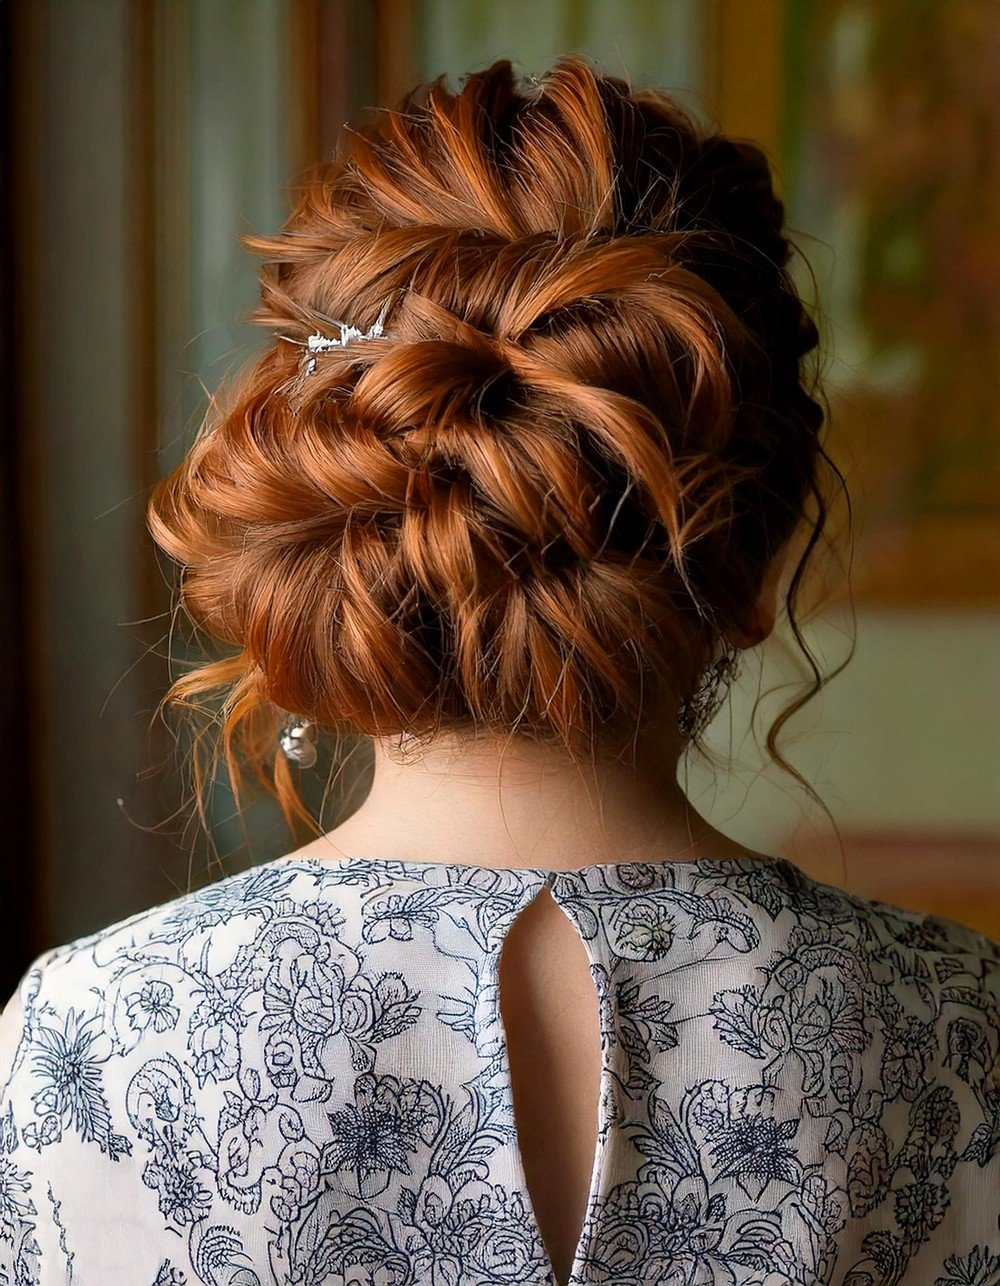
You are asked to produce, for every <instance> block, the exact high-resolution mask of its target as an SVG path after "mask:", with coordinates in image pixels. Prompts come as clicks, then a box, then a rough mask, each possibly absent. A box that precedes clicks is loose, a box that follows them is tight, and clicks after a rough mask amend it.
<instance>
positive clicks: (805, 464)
mask: <svg viewBox="0 0 1000 1286" xmlns="http://www.w3.org/2000/svg"><path fill="white" fill-rule="evenodd" d="M783 216H784V212H783V207H782V204H781V202H780V201H779V200H778V199H777V198H776V196H775V193H774V190H773V186H772V180H771V174H770V170H769V166H768V163H767V160H766V158H765V156H764V155H763V153H762V152H761V151H760V150H759V149H758V148H757V147H756V146H754V145H753V144H751V143H747V142H740V141H735V140H732V139H730V138H728V137H726V136H725V135H722V134H719V133H705V132H701V131H699V129H698V128H697V127H696V125H695V124H694V122H693V121H692V119H691V118H690V117H689V116H688V115H686V114H685V113H684V111H682V109H681V108H680V107H679V106H678V104H677V103H676V102H675V101H674V100H673V99H672V98H670V97H669V96H668V95H667V94H665V93H661V92H655V91H652V90H643V91H633V90H632V89H631V88H630V87H629V86H628V85H627V83H626V82H624V81H623V80H620V79H618V78H615V77H611V76H607V75H602V74H598V73H597V72H596V71H595V70H594V69H593V68H592V67H591V66H589V65H588V64H587V62H586V61H585V60H583V59H581V58H578V57H572V58H564V59H561V60H560V61H559V62H558V63H557V64H556V65H555V66H554V67H553V68H552V70H551V71H549V72H548V73H547V74H546V75H545V76H543V77H542V78H541V79H540V80H538V81H532V82H527V83H526V82H521V81H518V80H516V79H515V76H514V74H513V72H512V68H511V65H510V63H509V62H508V61H507V60H501V61H498V62H495V63H494V64H493V65H492V66H490V67H488V68H487V69H486V70H484V71H481V72H477V73H475V74H472V75H469V76H468V77H467V78H466V79H465V81H464V83H463V85H462V87H461V89H460V91H459V92H452V91H450V90H449V89H448V88H447V87H446V86H445V84H444V78H443V77H438V79H437V80H435V81H433V82H431V83H429V84H426V85H422V86H420V87H419V88H418V89H416V90H414V91H413V92H412V93H410V94H408V95H407V96H406V97H405V99H404V100H403V102H402V103H401V104H400V105H399V107H398V108H396V109H395V110H388V111H383V112H381V113H380V114H379V115H378V117H377V119H376V120H375V121H374V122H373V123H372V124H370V125H367V126H365V127H364V128H363V129H360V130H356V131H350V132H349V133H348V135H347V141H346V144H345V146H344V148H343V150H342V152H341V153H340V154H339V155H338V156H336V157H335V158H334V160H333V161H331V162H330V163H329V164H327V165H325V166H323V167H322V168H321V169H319V170H318V171H317V172H316V173H315V174H314V175H313V176H312V177H310V179H309V181H308V182H307V183H306V184H305V186H304V187H303V188H302V190H301V193H300V195H299V197H298V200H297V204H296V206H295V209H294V212H293V213H292V215H291V217H290V218H289V219H288V221H287V222H286V224H285V226H284V227H283V228H282V229H281V231H280V232H278V233H277V234H276V235H274V236H254V237H249V238H247V239H246V241H247V244H248V245H249V246H250V247H251V248H252V249H253V250H255V251H256V252H257V253H259V254H260V255H261V256H262V257H263V260H264V265H263V269H262V273H261V297H260V306H259V308H258V309H257V311H256V313H255V314H254V319H255V320H256V321H258V322H259V323H261V324H262V325H264V326H266V327H269V328H270V329H271V330H273V331H274V332H275V336H274V339H273V342H272V343H270V344H269V345H268V346H267V347H266V348H265V350H264V351H263V353H262V354H261V355H260V356H259V357H258V358H257V359H256V360H255V361H254V362H253V363H252V365H251V366H250V368H249V369H248V370H246V371H245V372H244V373H243V374H242V375H241V376H240V378H239V379H238V381H237V382H236V384H235V386H234V387H233V388H232V389H230V390H229V391H227V392H226V394H225V395H224V397H222V398H218V399H216V401H215V402H214V403H213V407H212V409H211V411H210V414H209V416H208V418H207V419H206V422H205V425H204V427H203V430H202V432H201V433H200V434H199V436H198V438H197V440H196V441H195V443H194V445H193V447H192V448H191V450H190V452H189V453H188V455H187V457H186V458H185V460H184V461H183V462H182V463H181V465H180V466H179V467H178V468H177V469H175V470H174V471H173V472H172V473H171V474H170V475H169V476H168V477H166V478H164V479H163V480H162V481H161V482H160V483H159V484H158V485H157V486H156V488H155V490H154V492H153V494H152V497H151V500H150V503H149V509H148V519H149V526H150V529H151V531H152V534H153V537H154V538H155V540H156V541H157V543H158V544H159V545H160V546H161V548H162V549H163V550H165V551H166V553H167V554H169V555H170V556H171V557H172V558H173V559H175V560H176V561H177V562H178V563H179V564H181V566H182V569H183V571H182V576H181V601H182V603H183V606H184V608H185V609H186V611H187V613H188V614H189V616H190V617H191V618H192V620H193V621H194V622H195V623H196V624H197V625H198V626H199V627H200V628H201V629H203V630H204V631H205V632H206V633H207V634H209V635H210V636H212V637H214V638H215V639H216V640H219V641H221V642H222V643H223V644H225V645H227V650H228V652H229V654H228V655H227V656H225V657H223V658H222V659H218V660H214V661H211V662H209V663H207V664H205V665H203V666H201V667H200V668H197V669H195V670H193V671H192V672H189V673H187V674H185V675H183V676H182V677H180V678H178V679H177V680H176V681H175V682H174V683H173V685H172V687H171V689H170V691H169V692H168V693H167V695H166V697H165V698H164V700H165V701H166V702H169V703H173V704H179V705H182V706H185V707H187V708H189V709H191V710H198V709H203V708H204V707H203V705H202V699H203V698H204V697H206V696H207V695H209V694H216V695H220V694H221V697H222V703H221V715H220V720H221V725H222V738H221V745H222V749H223V752H224V754H225V757H226V760H227V763H228V767H229V771H230V776H231V779H232V781H233V783H234V789H235V790H236V791H237V800H239V778H240V772H241V765H243V764H246V763H249V764H250V765H251V766H252V767H253V769H254V770H255V771H256V773H257V775H258V777H259V778H260V780H261V781H263V782H264V783H265V784H266V785H267V786H268V788H269V789H272V790H273V791H274V792H275V793H276V794H277V796H278V798H279V800H280V801H281V803H282V807H283V808H284V810H285V813H286V817H288V818H289V820H291V817H292V815H293V814H294V813H298V814H299V815H300V816H301V815H303V808H304V806H303V805H302V804H301V802H300V800H299V797H298V794H297V792H296V790H295V787H294V784H293V783H292V780H291V774H290V771H289V769H288V767H287V765H286V764H285V763H284V760H283V758H282V757H281V756H280V755H279V756H278V757H277V762H275V745H276V735H277V729H278V726H279V724H280V723H281V722H282V721H283V720H284V719H285V718H287V712H294V713H296V714H299V715H304V716H306V717H308V718H310V719H312V720H314V721H315V722H317V723H318V724H320V725H323V726H326V727H328V728H331V729H335V730H342V731H346V730H349V731H352V732H356V733H364V734H370V735H375V736H389V735H394V734H398V733H400V732H404V731H405V732H408V733H411V734H416V735H420V736H423V735H428V736H430V735H433V734H434V733H435V732H437V731H439V730H440V729H442V728H445V727H449V728H450V727H455V728H459V727H466V726H471V727H476V728H480V729H487V730H492V731H495V732H498V733H511V732H516V733H518V734H521V735H524V736H528V737H532V738H535V739H541V740H551V741H553V742H556V743H558V744H560V745H562V746H565V747H566V748H568V749H569V750H570V751H571V752H572V753H573V754H577V753H580V752H589V751H592V750H593V749H594V748H595V746H596V745H598V744H599V742H601V741H602V740H603V739H605V738H607V737H610V736H612V735H615V734H616V733H617V732H619V731H622V730H626V729H628V728H630V727H634V726H635V725H636V724H637V723H638V722H639V721H640V720H641V719H642V717H643V709H644V707H646V706H647V703H648V702H649V701H650V700H651V698H652V697H654V696H655V695H657V694H662V693H666V694H669V695H670V697H671V699H676V700H677V701H683V700H684V699H685V698H686V697H687V696H689V695H690V693H691V692H692V691H693V690H694V689H695V687H696V685H697V682H698V679H699V676H700V675H701V673H702V672H703V671H704V668H705V666H706V665H707V664H708V662H709V661H710V660H711V658H712V656H713V655H714V653H715V652H716V651H717V650H718V648H719V646H720V644H721V643H722V642H723V641H724V640H725V638H726V636H727V634H728V632H729V631H730V630H732V629H733V628H734V627H736V626H738V625H739V624H740V622H741V620H742V619H743V617H744V615H745V613H746V612H747V610H748V608H749V606H750V604H752V602H753V601H754V600H755V598H756V596H757V594H758V592H759V588H760V585H761V582H762V578H763V576H764V573H765V570H766V568H767V566H768V564H769V562H770V560H771V558H772V557H773V555H774V554H775V552H776V551H777V550H778V549H779V548H780V547H781V546H782V544H783V543H784V542H785V541H786V539H787V538H788V537H789V535H790V534H791V533H792V532H793V531H794V530H795V529H796V527H797V526H798V524H799V523H800V522H801V521H802V520H803V518H804V517H805V516H806V514H807V511H810V509H811V519H810V520H811V522H812V523H813V529H812V534H811V537H810V541H809V545H808V550H811V549H812V547H813V545H814V544H815V543H816V541H817V539H818V538H819V535H820V532H821V529H822V525H823V520H824V517H825V512H826V509H825V505H824V503H823V498H822V490H821V487H820V484H819V468H820V463H821V461H823V460H826V456H825V453H824V452H823V450H822V447H821V445H820V429H821V426H822V424H823V421H824V412H823V409H822V407H821V405H820V403H819V401H818V400H816V396H815V389H813V390H811V391H810V390H808V389H807V388H806V386H805V382H804V379H805V376H804V372H803V370H802V361H801V359H802V358H803V357H804V355H806V354H808V353H810V352H811V351H812V350H813V349H814V348H815V347H816V345H817V340H818V334H817V330H816V328H815V326H814V324H813V322H812V321H811V320H810V318H809V317H808V315H807V314H806V312H805V310H804V308H803V305H802V302H801V300H800V298H799V297H798V295H797V293H796V290H795V288H794V285H793V283H792V280H791V277H790V275H789V271H788V266H787V265H788V261H789V257H790V251H791V246H790V243H789V241H788V239H787V237H786V235H785V231H784V227H783ZM386 305H388V307H387V311H386V312H385V334H384V335H383V336H382V337H379V338H371V339H366V340H364V341H363V342H361V341H358V342H354V343H349V344H348V345H347V346H345V347H343V348H339V349H333V350H330V351H328V352H324V353H321V354H318V355H317V357H316V362H315V369H314V370H313V371H312V373H311V374H307V373H306V368H305V366H304V363H303V353H304V350H303V348H302V347H301V344H302V343H304V342H305V341H306V339H307V337H308V336H309V335H310V334H312V333H315V332H320V333H323V334H327V335H332V334H335V333H336V327H335V326H334V325H333V319H337V320H341V321H344V322H346V323H348V324H351V325H353V326H356V327H358V329H360V330H362V331H367V330H368V328H369V327H370V326H371V325H372V323H373V322H374V321H375V319H376V318H377V317H378V316H379V315H380V314H382V312H383V309H384V308H386ZM296 341H297V342H296ZM808 550H807V554H808ZM801 571H802V566H801V565H800V567H799V569H798V571H797V573H796V577H795V578H794V579H793V588H794V587H797V584H798V580H799V579H800V574H801ZM819 682H821V681H820V680H818V677H817V684H818V683H819ZM798 704H801V700H800V701H799V703H798ZM785 717H787V713H786V716H785ZM773 733H774V729H772V736H773ZM769 744H771V743H770V742H769ZM772 750H773V746H772Z"/></svg>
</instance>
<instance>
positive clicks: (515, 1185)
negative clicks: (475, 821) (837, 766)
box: [0, 857, 1000, 1286]
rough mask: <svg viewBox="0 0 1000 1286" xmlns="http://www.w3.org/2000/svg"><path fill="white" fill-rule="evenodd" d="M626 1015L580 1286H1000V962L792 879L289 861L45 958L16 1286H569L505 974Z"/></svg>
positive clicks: (21, 996)
mask: <svg viewBox="0 0 1000 1286" xmlns="http://www.w3.org/2000/svg"><path fill="white" fill-rule="evenodd" d="M545 887H547V888H548V889H549V891H550V892H551V895H552V897H553V898H554V899H555V901H556V902H557V903H558V905H559V906H560V907H561V908H562V910H563V911H564V912H565V914H566V915H567V916H568V917H569V919H570V920H571V922H572V924H573V925H574V926H575V927H576V929H577V931H578V932H579V934H580V936H581V938H582V941H583V944H584V946H585V949H586V951H587V955H588V958H589V961H590V970H591V974H592V977H593V979H594V983H595V986H596V991H597V995H598V998H599V1001H600V1031H601V1064H602V1071H601V1095H600V1111H599V1120H598V1123H597V1124H598V1129H597V1148H596V1152H595V1155H594V1166H593V1174H592V1178H591V1187H590V1195H589V1202H588V1206H587V1212H586V1216H585V1219H584V1223H583V1227H582V1229H581V1235H580V1240H579V1244H578V1246H577V1249H576V1252H575V1257H574V1262H573V1267H572V1273H571V1276H570V1279H569V1280H570V1282H571V1283H573V1284H574V1286H578V1284H582V1283H606V1284H608V1286H611V1284H612V1283H615V1284H619V1286H625V1284H628V1286H635V1284H636V1283H661V1284H663V1286H666V1284H668V1283H669V1284H670V1286H679V1284H680V1283H694V1284H697V1286H703V1284H708V1283H718V1284H722V1283H725V1284H726V1286H735V1284H737V1283H740V1284H742V1283H747V1284H749V1283H761V1284H763V1286H786V1284H787V1286H791V1284H792V1283H795V1284H796V1286H812V1284H813V1283H845V1284H850V1286H879V1284H885V1283H897V1282H903V1283H907V1284H909V1286H922V1284H925V1283H926V1284H927V1286H984V1284H989V1286H992V1284H994V1283H996V1282H1000V1228H998V1218H1000V946H998V945H997V944H996V943H994V942H991V941H990V940H988V939H986V938H984V937H982V936H981V935H979V934H977V933H975V932H973V931H972V930H970V929H967V928H963V927H961V926H959V925H957V924H954V923H951V922H950V921H945V920H941V919H937V918H932V917H927V916H923V915H920V914H917V913H914V912H907V911H902V910H899V909H896V908H894V907H890V906H887V905H885V904H883V903H873V902H868V901H864V900H861V899H859V898H856V897H853V896H851V895H849V894H847V893H844V892H841V891H839V890H837V889H835V888H832V887H829V886H827V885H823V884H820V883H817V882H816V881H814V880H812V879H811V878H809V877H808V876H806V875H805V874H804V873H803V872H802V871H800V870H799V869H798V868H797V867H795V866H794V865H792V864H790V863H788V862H785V861H773V862H766V861H762V860H761V859H759V858H753V859H751V858H747V859H744V860H735V861H733V860H727V861H697V862H689V863H683V862H682V863H660V862H658V863H649V864H645V863H638V862H630V863H622V864H608V865H594V866H587V867H582V868H580V869H577V870H573V871H568V872H559V873H553V872H549V871H545V870H540V869H527V870H508V869H502V870H497V869H493V868H482V867H471V866H460V865H455V864H447V863H423V862H419V863H418V862H376V861H369V860H365V859H361V858H358V859H351V860H349V861H346V862H344V863H342V864H340V865H333V864H328V863H325V862H320V861H317V860H314V859H296V858H294V857H293V858H291V859H280V860H278V861H274V862H271V863H268V864H266V865H264V866H260V867H257V868H255V869H253V870H251V871H248V872H245V873H243V874H240V875H236V876H233V877H231V878H229V879H226V880H223V881H221V882H219V883H217V884H215V885H212V886H210V887H209V888H207V889H205V890H203V891H201V892H198V893H195V894H190V895H187V896H184V897H181V898H179V899H178V900H176V901H174V902H171V903H168V904H166V905H164V906H161V907H158V908H156V909H154V910H152V911H149V912H145V913H143V914H141V915H138V916H135V917H133V918H132V919H130V920H127V921H125V922H123V923H121V924H119V925H116V926H114V927H112V928H110V929H107V930H105V931H103V932H101V933H98V934H95V935H93V936H91V937H89V938H86V939H83V940H80V941H77V942H75V943H72V944H70V945H68V946H64V947H60V948H57V949H55V950H53V951H50V952H47V953H46V954H45V955H43V956H42V957H41V958H40V959H39V960H38V961H37V962H36V964H35V965H34V966H33V967H32V968H31V969H30V970H29V972H28V973H27V974H26V976H25V978H24V980H23V982H22V984H21V987H20V989H19V993H18V1001H19V1003H18V1004H17V1005H16V1006H15V1007H14V1008H13V1009H11V1010H10V1011H9V1013H8V1018H7V1032H6V1037H5V1041H4V1045H3V1049H2V1056H0V1282H3V1283H11V1284H14V1283H16V1284H17V1286H27V1284H28V1283H44V1284H45V1286H55V1284H56V1283H69V1282H74V1283H78V1284H79V1286H90V1284H91V1283H95V1284H96V1283H100V1284H101V1286H106V1284H116V1283H122V1284H124V1283H127V1284H128V1286H194V1283H205V1284H207V1286H265V1284H270V1283H302V1284H303V1286H319V1284H320V1283H334V1284H336V1286H340V1284H343V1286H347V1284H348V1283H350V1284H351V1286H503V1284H504V1283H515V1282H516V1283H528V1284H529V1286H554V1284H555V1283H556V1277H555V1274H554V1272H553V1269H552V1265H551V1262H550V1259H549V1256H548V1254H547V1252H546V1248H545V1245H544V1242H543V1240H542V1237H541V1235H540V1233H539V1229H538V1224H537V1221H536V1219H535V1217H534V1214H533V1211H532V1205H531V1198H530V1194H529V1192H528V1189H527V1184H526V1182H525V1175H524V1167H523V1164H522V1161H521V1153H520V1150H519V1146H518V1139H517V1132H516V1129H515V1124H514V1112H513V1106H514V1104H513V1097H512V1090H511V1079H510V1067H509V1062H508V1057H507V1050H506V1047H505V1043H504V1029H503V1025H502V1023H501V1020H500V1008H499V986H498V983H499V960H500V951H501V947H502V945H503V942H504V938H505V936H506V934H507V932H508V931H509V929H510V927H511V925H512V924H513V923H514V921H515V920H516V918H517V916H518V915H519V913H520V912H521V911H522V910H523V909H524V908H525V907H526V906H527V905H528V904H529V903H530V902H531V900H532V899H533V898H534V897H535V896H536V895H537V894H538V893H539V892H540V891H541V890H542V889H543V888H545Z"/></svg>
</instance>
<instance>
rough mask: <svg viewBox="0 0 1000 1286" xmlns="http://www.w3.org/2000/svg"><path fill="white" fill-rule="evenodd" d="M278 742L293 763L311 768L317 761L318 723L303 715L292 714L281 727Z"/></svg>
mask: <svg viewBox="0 0 1000 1286" xmlns="http://www.w3.org/2000/svg"><path fill="white" fill-rule="evenodd" d="M278 744H279V745H280V746H281V749H282V751H283V752H284V754H285V757H286V758H288V759H290V760H291V761H292V763H296V764H298V766H299V767H300V768H311V767H312V766H313V764H315V762H316V725H315V724H314V723H313V722H312V720H310V719H306V718H304V717H303V716H301V715H292V717H291V718H290V719H289V720H288V722H287V723H286V724H285V725H284V727H283V728H282V729H281V736H280V738H279V743H278Z"/></svg>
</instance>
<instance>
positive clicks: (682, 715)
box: [677, 647, 739, 741]
mask: <svg viewBox="0 0 1000 1286" xmlns="http://www.w3.org/2000/svg"><path fill="white" fill-rule="evenodd" d="M738 670H739V652H738V651H737V650H736V648H733V647H727V649H726V650H725V652H723V654H722V655H721V656H720V657H719V658H718V659H717V660H716V661H714V662H713V663H712V664H711V665H710V666H709V667H708V669H707V670H706V671H705V673H704V674H703V675H702V677H701V679H700V681H699V683H698V686H697V688H695V690H694V692H693V693H692V694H691V696H690V697H688V698H686V699H685V700H684V701H683V702H682V703H681V707H680V709H679V710H678V712H677V727H678V728H679V729H680V732H681V735H682V736H683V737H684V739H685V741H693V740H694V739H695V738H696V737H699V736H701V734H702V733H703V732H704V731H705V729H706V728H707V727H708V725H709V724H710V723H711V722H712V720H713V719H714V718H715V716H716V715H717V714H718V712H719V709H720V707H721V706H722V703H723V701H725V699H726V696H727V695H728V693H729V689H730V688H731V687H732V685H733V682H734V681H735V679H736V675H737V672H738Z"/></svg>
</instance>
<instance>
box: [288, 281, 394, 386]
mask: <svg viewBox="0 0 1000 1286" xmlns="http://www.w3.org/2000/svg"><path fill="white" fill-rule="evenodd" d="M388 310H389V302H388V300H387V301H386V302H385V303H384V304H383V305H382V311H381V312H380V313H379V315H378V318H377V319H376V320H375V321H374V322H373V323H372V325H371V326H370V327H369V329H368V330H359V329H358V328H357V326H348V324H347V323H346V322H342V321H335V320H334V319H333V318H332V317H331V318H329V321H330V322H331V324H332V325H334V326H336V327H338V328H339V330H340V336H339V338H338V337H335V336H331V335H324V334H323V333H322V332H321V331H316V332H314V333H313V334H312V335H310V336H309V337H308V339H306V341H305V343H303V342H302V340H300V339H292V337H291V335H281V336H280V337H279V338H281V339H284V340H287V341H288V343H289V344H299V345H301V346H302V347H303V348H304V349H305V350H306V352H307V353H308V354H309V360H308V362H307V363H306V369H305V374H306V375H311V374H312V373H313V371H314V370H315V369H316V357H317V354H319V353H328V352H330V350H331V349H334V348H346V347H347V345H348V344H349V343H350V342H351V341H352V340H359V339H380V338H381V337H382V335H383V334H384V333H385V332H384V330H383V326H382V323H383V322H384V321H385V315H386V313H387V312H388Z"/></svg>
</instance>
